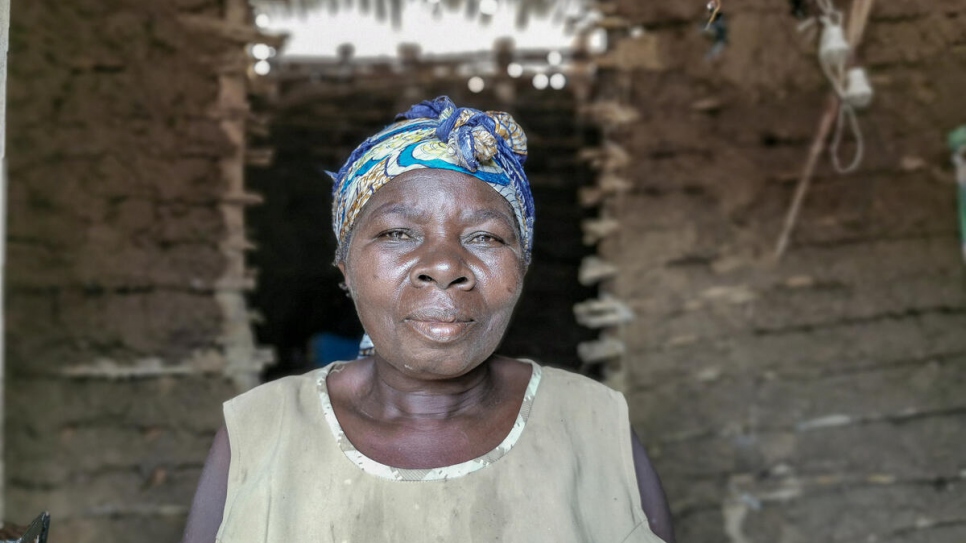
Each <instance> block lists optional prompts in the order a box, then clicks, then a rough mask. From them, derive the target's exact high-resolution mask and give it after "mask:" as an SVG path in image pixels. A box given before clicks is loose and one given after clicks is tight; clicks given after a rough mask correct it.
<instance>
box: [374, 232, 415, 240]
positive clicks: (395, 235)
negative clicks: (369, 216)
mask: <svg viewBox="0 0 966 543" xmlns="http://www.w3.org/2000/svg"><path fill="white" fill-rule="evenodd" d="M380 237H382V238H386V239H388V240H391V241H406V240H408V239H410V237H411V236H410V235H409V233H408V232H406V231H405V230H389V231H387V232H383V233H382V234H380Z"/></svg>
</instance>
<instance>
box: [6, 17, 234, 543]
mask: <svg viewBox="0 0 966 543" xmlns="http://www.w3.org/2000/svg"><path fill="white" fill-rule="evenodd" d="M246 14H247V7H246V6H245V5H244V2H242V3H241V6H238V5H234V7H233V4H231V3H225V2H220V1H218V0H169V1H159V2H141V1H135V0H118V1H109V2H105V1H101V0H89V1H88V0H81V1H77V2H74V1H71V2H54V1H30V2H15V5H14V6H13V14H12V28H11V52H10V87H9V122H8V134H9V148H8V157H9V183H10V186H9V194H10V201H9V202H10V205H9V238H8V240H7V241H8V244H9V245H8V257H7V262H8V269H7V274H8V275H7V283H6V285H5V288H6V289H7V300H6V308H5V310H6V316H7V323H8V328H7V330H6V341H7V351H6V356H7V372H8V379H7V391H6V392H7V405H6V434H5V436H4V437H5V445H6V449H7V450H6V467H7V492H6V506H7V508H6V513H7V518H8V519H10V520H13V521H16V522H20V523H26V522H27V521H29V520H30V519H31V518H33V516H35V515H36V514H38V513H39V512H40V511H42V510H45V509H46V510H49V511H50V512H51V513H52V515H53V532H52V535H51V541H77V542H86V541H103V542H112V541H144V542H152V541H158V542H162V541H168V542H171V541H177V540H178V539H179V538H180V532H181V529H182V526H183V523H184V516H185V513H186V510H187V506H188V504H189V503H190V500H191V496H192V494H193V491H194V487H195V484H196V481H197V477H198V475H199V473H200V468H201V463H202V462H203V460H204V458H205V455H206V451H207V448H208V446H209V445H210V442H211V438H212V436H213V434H214V432H215V430H216V429H217V427H218V426H219V425H220V424H221V414H220V403H221V402H222V401H223V400H224V399H226V398H228V397H230V396H233V395H234V394H236V393H237V391H238V383H239V382H242V381H244V379H241V377H240V373H241V372H240V370H239V367H240V365H241V366H244V364H245V363H246V362H248V363H251V362H252V360H251V359H249V360H247V361H246V360H244V358H245V353H244V351H245V348H246V346H245V345H244V339H245V337H244V330H243V329H242V328H241V326H242V325H241V324H239V320H238V317H239V313H238V311H239V307H240V309H241V310H243V309H244V304H241V305H240V306H239V304H238V303H237V302H238V300H242V298H241V294H240V288H241V287H242V286H243V285H242V283H243V281H240V280H239V275H240V273H239V269H240V268H243V265H242V264H240V262H241V257H240V249H238V243H237V239H238V237H239V236H240V228H241V226H242V225H241V223H240V222H239V223H232V222H231V220H232V217H239V218H240V217H241V210H240V209H239V210H238V211H237V212H236V211H233V209H235V208H237V207H239V206H240V204H241V203H242V201H243V200H244V198H240V197H239V196H238V193H239V190H240V188H239V183H240V172H241V171H242V168H243V164H242V161H243V158H244V157H243V151H244V150H243V149H242V148H241V145H240V142H241V141H242V139H243V138H239V126H242V125H240V123H243V121H244V115H245V103H244V92H242V93H241V96H240V98H241V99H239V96H238V94H239V92H238V89H239V85H243V84H244V77H245V75H244V69H245V66H246V63H247V59H246V58H245V53H244V48H243V43H241V41H243V37H241V36H240V35H238V32H236V33H235V35H232V29H233V28H235V27H232V26H231V25H232V24H235V25H236V26H237V25H241V23H242V22H243V21H244V17H245V15H246ZM219 25H221V26H219ZM225 25H227V26H225ZM238 28H241V29H242V30H243V25H241V26H237V28H235V30H237V29H238ZM242 34H243V32H242ZM241 88H242V91H243V88H244V87H243V86H242V87H241ZM241 134H242V136H243V129H242V132H241ZM232 304H234V306H233V305H232ZM232 311H234V312H232ZM246 326H247V324H246ZM249 335H250V332H249ZM249 343H250V342H249ZM248 349H249V351H251V346H250V345H248ZM249 354H250V353H249ZM229 374H230V375H229Z"/></svg>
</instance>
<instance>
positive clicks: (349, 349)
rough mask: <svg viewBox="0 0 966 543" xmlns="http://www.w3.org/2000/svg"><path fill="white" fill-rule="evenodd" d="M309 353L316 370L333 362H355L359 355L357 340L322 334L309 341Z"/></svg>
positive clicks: (326, 333) (327, 333)
mask: <svg viewBox="0 0 966 543" xmlns="http://www.w3.org/2000/svg"><path fill="white" fill-rule="evenodd" d="M309 352H310V354H311V356H312V363H313V364H314V365H315V367H317V368H321V367H323V366H327V365H329V364H331V363H333V362H339V361H343V360H355V359H356V358H357V356H358V354H359V340H358V338H348V337H345V336H340V335H337V334H331V333H329V332H322V333H319V334H315V335H314V336H312V337H311V338H310V339H309Z"/></svg>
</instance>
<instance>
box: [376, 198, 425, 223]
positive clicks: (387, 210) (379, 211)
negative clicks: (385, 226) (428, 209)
mask: <svg viewBox="0 0 966 543" xmlns="http://www.w3.org/2000/svg"><path fill="white" fill-rule="evenodd" d="M379 215H401V216H402V217H403V218H405V219H410V220H418V219H421V218H422V217H424V216H425V213H423V212H421V211H418V210H416V209H415V208H413V207H411V206H407V205H405V204H400V203H398V202H386V203H385V204H382V205H381V206H379V207H377V208H375V209H373V210H372V213H371V214H370V216H371V217H376V216H379Z"/></svg>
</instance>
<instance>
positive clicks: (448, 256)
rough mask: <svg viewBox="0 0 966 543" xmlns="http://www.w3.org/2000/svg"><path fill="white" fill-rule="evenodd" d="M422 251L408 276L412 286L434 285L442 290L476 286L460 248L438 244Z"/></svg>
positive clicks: (471, 271) (464, 288) (465, 288)
mask: <svg viewBox="0 0 966 543" xmlns="http://www.w3.org/2000/svg"><path fill="white" fill-rule="evenodd" d="M422 249H423V250H422V251H420V252H421V253H422V254H420V255H419V261H418V262H417V263H416V265H415V266H413V269H412V271H410V274H409V279H410V281H411V282H412V284H413V285H414V286H417V287H426V286H431V285H436V286H437V287H439V288H441V289H443V290H446V289H448V288H451V287H455V288H459V289H460V290H470V289H472V288H473V287H475V286H476V277H475V276H474V275H473V270H471V269H470V267H469V266H468V265H467V264H466V260H465V259H464V258H463V255H462V254H460V252H461V249H462V247H454V246H452V245H451V244H442V243H440V244H434V245H431V246H428V247H423V248H422Z"/></svg>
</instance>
